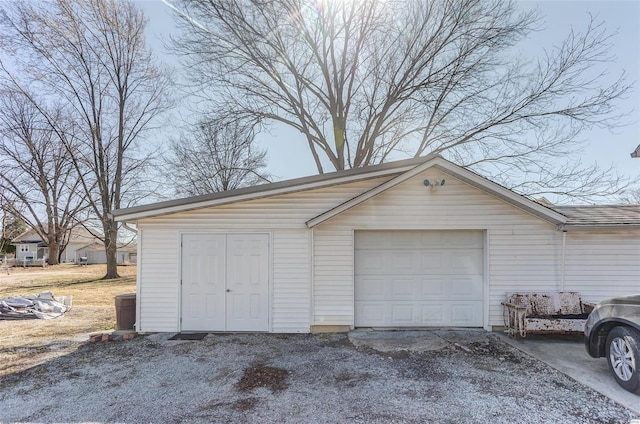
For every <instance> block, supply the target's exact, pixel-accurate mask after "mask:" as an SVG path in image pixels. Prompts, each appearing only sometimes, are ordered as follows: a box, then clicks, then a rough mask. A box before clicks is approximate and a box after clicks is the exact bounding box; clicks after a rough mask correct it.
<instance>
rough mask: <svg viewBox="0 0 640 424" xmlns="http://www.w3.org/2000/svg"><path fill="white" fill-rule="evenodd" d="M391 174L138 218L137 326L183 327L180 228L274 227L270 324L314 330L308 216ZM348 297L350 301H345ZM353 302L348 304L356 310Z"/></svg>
mask: <svg viewBox="0 0 640 424" xmlns="http://www.w3.org/2000/svg"><path fill="white" fill-rule="evenodd" d="M387 178H390V177H385V178H377V179H373V180H366V181H359V182H355V183H349V184H344V185H341V186H335V187H329V188H325V189H318V190H313V191H309V192H300V193H292V194H287V195H282V196H277V197H273V198H268V199H258V200H251V201H245V202H240V203H236V204H232V205H225V206H218V207H214V208H205V209H199V210H194V211H188V212H181V213H176V214H171V215H166V216H162V217H157V218H149V219H144V220H140V221H138V229H139V232H140V233H139V234H142V237H141V238H140V239H141V242H140V243H141V245H140V260H139V261H138V267H139V271H138V272H139V280H138V281H139V285H140V288H139V290H140V298H141V304H140V306H139V308H140V318H139V328H138V330H139V331H147V332H151V331H177V330H178V323H179V319H180V308H179V302H180V300H179V299H180V297H179V293H180V290H179V282H180V277H179V261H180V246H179V243H180V242H179V240H180V235H181V234H183V233H202V232H214V233H234V232H239V233H242V232H246V233H251V232H265V231H266V232H270V233H271V234H272V238H271V240H272V243H273V247H272V250H271V261H272V281H273V286H272V288H271V320H272V328H271V330H270V331H273V332H278V333H297V332H308V331H309V327H310V319H311V241H310V237H311V230H310V229H308V228H307V226H306V224H305V223H306V221H307V220H309V219H310V218H312V217H314V216H316V215H318V214H319V213H322V212H324V211H325V210H327V209H330V208H332V207H334V206H335V205H337V204H340V203H342V202H344V201H346V200H349V199H351V198H352V197H354V196H357V195H358V194H360V193H361V192H363V191H365V190H367V189H369V188H371V187H373V186H376V185H378V184H380V183H382V182H383V181H385V180H386V179H387ZM346 302H347V301H345V303H346ZM351 309H352V306H348V305H346V306H345V310H346V311H350V310H351Z"/></svg>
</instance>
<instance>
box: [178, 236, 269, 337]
mask: <svg viewBox="0 0 640 424" xmlns="http://www.w3.org/2000/svg"><path fill="white" fill-rule="evenodd" d="M268 254H269V236H268V235H267V234H185V235H183V236H182V305H181V306H182V315H181V317H182V323H181V329H182V331H268V330H269V257H268Z"/></svg>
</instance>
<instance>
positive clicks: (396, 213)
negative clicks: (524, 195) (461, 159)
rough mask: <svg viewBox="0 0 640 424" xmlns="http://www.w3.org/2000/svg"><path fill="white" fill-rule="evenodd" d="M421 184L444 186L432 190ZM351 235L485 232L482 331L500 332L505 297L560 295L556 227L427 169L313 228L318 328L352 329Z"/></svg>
mask: <svg viewBox="0 0 640 424" xmlns="http://www.w3.org/2000/svg"><path fill="white" fill-rule="evenodd" d="M426 178H428V179H442V178H445V179H446V183H445V185H444V186H442V187H438V188H435V189H431V188H428V187H425V186H424V184H423V180H424V179H426ZM354 230H356V231H357V230H486V231H487V240H486V245H487V246H486V248H487V252H486V256H487V268H486V269H485V276H486V277H485V281H487V282H488V286H489V287H488V291H487V299H486V301H488V310H489V320H488V322H486V320H485V328H489V326H491V325H502V309H501V306H500V302H502V301H504V298H505V293H506V292H508V291H516V290H529V291H531V290H536V287H540V285H542V286H544V287H548V288H549V289H551V290H557V289H558V288H557V287H558V283H559V280H560V279H559V266H558V265H557V263H556V262H557V260H558V258H559V256H560V255H559V251H560V250H559V249H560V245H559V242H558V240H561V233H559V232H558V231H557V229H556V227H555V226H554V225H552V224H549V223H547V222H545V221H543V220H542V219H540V218H538V217H535V216H533V215H531V214H529V213H527V212H524V211H521V210H520V209H517V208H515V207H513V206H512V205H509V204H507V203H505V202H504V201H502V200H500V199H497V198H495V197H493V196H490V195H488V194H486V193H485V192H483V191H481V190H479V189H476V188H474V187H471V186H469V185H467V184H465V183H463V182H461V181H459V180H457V179H455V178H454V177H452V176H449V175H447V174H445V173H444V172H442V171H439V170H437V169H430V170H427V171H425V172H424V173H422V174H420V175H418V176H416V177H413V178H410V179H408V180H407V181H405V182H403V183H401V184H398V185H397V186H396V187H393V188H392V189H390V190H388V191H386V192H384V193H381V194H380V195H378V196H376V197H374V198H372V199H369V200H367V201H366V202H364V203H362V204H360V205H358V206H355V207H353V208H352V209H350V210H347V211H345V212H343V213H342V214H340V215H338V216H336V217H334V218H331V219H329V220H328V221H326V222H324V223H322V224H320V225H318V226H317V227H315V229H314V231H315V232H314V234H315V235H314V240H315V246H314V249H315V256H316V262H315V267H314V270H315V271H314V272H315V280H314V283H315V286H314V294H315V296H314V299H315V303H314V311H315V314H314V320H315V322H314V324H315V325H320V324H324V323H327V324H332V325H350V326H353V325H354V310H353V307H354V306H353V305H354V303H353V292H354V283H353V281H354V277H353V272H354V271H353V255H354V253H353V251H354V247H353V231H354ZM501 246H502V247H501ZM494 248H495V251H494ZM345 299H346V300H348V301H347V302H345V301H344V300H345ZM349 306H350V308H351V310H347V309H346V308H347V307H349Z"/></svg>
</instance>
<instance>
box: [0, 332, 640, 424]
mask: <svg viewBox="0 0 640 424" xmlns="http://www.w3.org/2000/svg"><path fill="white" fill-rule="evenodd" d="M441 334H442V335H444V336H445V338H446V336H447V333H446V332H442V333H441ZM481 334H482V335H481V336H478V333H477V332H470V333H469V334H466V333H465V332H463V331H458V332H455V337H456V340H457V341H455V342H454V341H453V340H451V339H450V338H449V339H447V340H451V342H450V343H446V344H445V345H444V346H442V347H441V348H440V349H439V350H435V351H428V352H422V353H418V352H406V351H405V352H395V353H391V354H390V353H381V352H379V351H376V350H373V349H372V348H370V347H367V346H359V347H355V346H354V345H352V344H351V342H350V341H349V339H348V338H347V336H346V335H343V334H335V335H315V336H312V335H273V334H258V335H257V334H230V335H211V334H210V335H208V336H207V337H206V338H204V339H203V340H201V341H169V340H166V339H167V337H168V336H167V335H161V334H157V335H151V336H147V337H140V338H137V339H135V340H132V341H127V342H109V343H92V344H88V343H84V344H82V345H80V346H79V348H78V349H77V350H76V351H75V352H73V353H71V354H69V355H66V356H63V357H60V358H57V359H54V360H52V361H50V362H47V363H45V364H43V365H41V366H39V367H36V368H32V369H30V370H28V371H27V372H25V373H21V374H17V375H15V374H14V375H10V376H8V377H5V378H4V379H2V380H0V422H14V421H18V422H19V421H28V422H34V421H35V422H88V421H90V422H136V423H141V422H163V423H164V422H169V423H181V422H188V423H200V422H201V423H209V422H247V423H253V422H261V423H262V422H279V423H280V422H290V423H313V422H327V423H338V422H398V423H402V422H409V423H412V422H415V423H424V422H438V423H471V422H473V423H478V422H492V423H495V422H505V423H512V422H518V423H540V422H554V423H576V422H581V423H586V422H598V423H600V422H604V423H627V422H629V421H630V420H631V419H633V418H637V417H635V416H634V414H633V413H631V412H630V411H628V410H626V409H624V408H623V407H621V406H618V405H617V404H615V403H614V402H612V401H610V400H609V399H607V398H605V397H604V396H602V395H600V394H598V393H596V392H594V391H592V390H590V389H587V388H586V387H584V386H582V385H580V384H578V383H577V382H575V381H574V380H572V379H570V378H568V377H566V376H564V375H563V374H561V373H558V372H557V371H555V370H553V369H552V368H549V367H548V366H546V365H544V364H543V363H541V362H538V361H536V360H534V359H532V358H530V357H528V356H526V355H525V354H523V353H521V352H520V351H518V350H515V349H513V348H511V347H510V346H508V345H507V344H505V343H504V342H502V341H501V340H500V339H499V338H498V337H497V336H495V335H492V334H490V333H481Z"/></svg>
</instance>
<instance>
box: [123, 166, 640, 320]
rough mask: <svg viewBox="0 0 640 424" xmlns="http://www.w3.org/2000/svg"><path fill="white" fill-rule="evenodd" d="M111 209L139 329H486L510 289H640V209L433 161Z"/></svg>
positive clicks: (592, 298)
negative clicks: (133, 240)
mask: <svg viewBox="0 0 640 424" xmlns="http://www.w3.org/2000/svg"><path fill="white" fill-rule="evenodd" d="M114 216H115V217H116V219H117V220H118V221H127V222H134V223H135V224H136V225H137V228H138V249H139V255H140V258H139V259H140V260H139V261H138V278H137V282H138V284H137V295H138V302H137V308H138V310H137V323H136V327H137V330H138V331H143V332H154V331H166V332H174V331H265V332H275V333H289V332H290V333H306V332H310V331H311V332H319V331H347V330H350V329H352V328H354V327H394V328H395V327H479V328H484V329H486V330H491V329H493V328H494V327H500V326H502V325H503V311H502V306H501V305H500V302H502V301H504V300H505V299H506V295H507V293H510V292H529V291H536V292H539V291H579V292H581V293H582V297H583V299H584V300H585V301H587V302H597V301H599V300H602V299H604V298H607V297H611V296H616V295H621V294H627V293H633V292H639V291H640V261H639V260H638V258H640V205H625V206H576V207H572V206H563V207H550V206H545V205H542V204H540V203H537V202H534V201H532V200H529V199H528V198H526V197H524V196H521V195H518V194H516V193H514V192H512V191H510V190H508V189H506V188H505V187H503V186H500V185H498V184H496V183H494V182H492V181H490V180H488V179H485V178H483V177H481V176H479V175H477V174H475V173H473V172H471V171H469V170H467V169H464V168H461V167H459V166H457V165H455V164H453V163H451V162H449V161H447V160H445V159H443V158H441V157H438V156H435V157H434V156H432V157H428V158H419V159H410V160H405V161H399V162H393V163H387V164H382V165H375V166H370V167H366V168H358V169H352V170H347V171H339V172H333V173H329V174H323V175H317V176H312V177H305V178H299V179H295V180H290V181H282V182H276V183H271V184H265V185H261V186H255V187H249V188H242V189H238V190H232V191H227V192H221V193H214V194H211V195H205V196H197V197H192V198H187V199H181V200H174V201H168V202H161V203H155V204H151V205H145V206H139V207H133V208H128V209H121V210H117V211H114Z"/></svg>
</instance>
